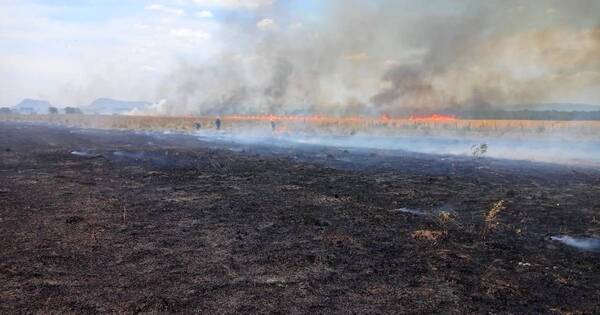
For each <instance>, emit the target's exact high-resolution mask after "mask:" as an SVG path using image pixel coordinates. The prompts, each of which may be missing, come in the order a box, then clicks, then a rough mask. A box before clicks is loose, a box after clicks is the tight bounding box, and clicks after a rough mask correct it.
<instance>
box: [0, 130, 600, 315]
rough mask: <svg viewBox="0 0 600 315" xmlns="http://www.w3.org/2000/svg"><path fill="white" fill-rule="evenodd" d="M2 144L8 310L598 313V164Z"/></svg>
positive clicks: (18, 133) (135, 140) (65, 137)
mask: <svg viewBox="0 0 600 315" xmlns="http://www.w3.org/2000/svg"><path fill="white" fill-rule="evenodd" d="M0 149H2V151H1V152H0V157H1V158H0V237H1V238H2V240H1V241H0V255H1V256H2V260H1V261H0V312H2V313H13V312H17V311H19V312H42V313H47V312H83V313H95V312H98V313H106V312H182V313H187V312H192V311H203V312H210V311H215V312H230V313H234V312H245V313H249V312H281V311H282V310H288V311H291V312H294V313H300V312H321V313H331V312H336V313H348V312H353V313H369V312H370V313H373V312H386V313H394V312H395V313H398V312H408V313H431V312H436V313H487V312H515V313H521V312H527V313H552V312H555V313H568V312H572V313H598V312H600V253H598V252H597V251H598V250H600V246H596V245H597V243H596V242H597V241H596V239H593V238H587V239H578V237H593V236H595V235H596V236H597V235H599V234H600V171H598V170H597V169H591V168H583V167H574V166H560V165H553V164H541V163H532V162H515V161H506V160H493V159H477V160H473V159H470V158H466V157H452V156H435V155H420V154H413V153H406V152H391V151H382V150H379V151H376V150H370V151H369V150H362V151H361V150H349V149H341V148H326V147H317V146H296V147H284V146H268V145H253V146H244V145H236V144H233V143H226V142H203V141H200V140H198V139H196V138H194V137H192V136H182V135H158V134H135V133H131V132H122V131H93V130H92V131H90V130H82V129H67V128H62V127H49V126H44V125H35V124H23V123H1V124H0ZM569 237H570V238H569ZM565 240H566V241H565ZM569 240H570V241H569ZM561 241H562V242H561ZM581 244H587V245H588V246H579V245H581ZM595 244H596V245H595ZM569 245H577V246H579V247H577V246H569Z"/></svg>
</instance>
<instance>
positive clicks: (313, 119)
mask: <svg viewBox="0 0 600 315" xmlns="http://www.w3.org/2000/svg"><path fill="white" fill-rule="evenodd" d="M223 119H225V120H234V121H265V122H301V123H307V122H308V123H342V124H343V123H392V122H395V121H406V120H409V121H413V122H452V121H456V120H457V118H456V116H452V115H440V114H433V115H430V116H410V117H409V118H408V119H407V118H392V117H391V116H390V115H389V114H387V113H384V114H382V115H381V116H380V117H359V116H354V117H336V116H324V115H308V116H300V115H231V116H225V117H223Z"/></svg>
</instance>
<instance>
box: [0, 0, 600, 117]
mask: <svg viewBox="0 0 600 315" xmlns="http://www.w3.org/2000/svg"><path fill="white" fill-rule="evenodd" d="M598 12H600V2H598V1H593V0H581V1H427V2H417V1H391V0H389V1H388V0H381V1H366V0H343V1H342V0H333V1H317V0H308V1H307V0H289V1H282V0H279V1H277V0H237V1H236V0H179V1H177V0H173V1H116V0H109V1H102V2H98V1H88V0H78V1H66V0H56V1H34V0H25V1H8V0H1V1H0V106H11V105H13V104H15V103H17V102H18V101H19V100H21V99H23V98H26V97H33V98H39V99H46V100H49V101H50V102H51V103H53V104H60V105H62V106H80V105H82V104H89V103H90V102H91V101H92V100H94V99H96V98H99V97H111V98H118V99H126V100H143V101H149V102H154V103H155V104H154V105H153V106H150V108H149V109H146V110H144V112H143V113H144V114H160V115H187V114H230V113H273V114H281V113H326V114H338V115H356V114H361V115H362V114H375V115H378V114H381V113H384V112H385V113H390V114H399V113H405V112H411V111H415V110H431V111H435V110H437V109H445V108H450V107H460V108H467V109H469V108H480V107H485V108H489V107H499V108H510V106H511V105H515V104H524V103H550V102H567V103H588V104H599V103H600V92H598V90H597V86H598V84H599V83H600V23H599V22H600V16H599V15H598Z"/></svg>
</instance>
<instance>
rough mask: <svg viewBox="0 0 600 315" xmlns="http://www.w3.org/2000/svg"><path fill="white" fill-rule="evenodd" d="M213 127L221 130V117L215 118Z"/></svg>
mask: <svg viewBox="0 0 600 315" xmlns="http://www.w3.org/2000/svg"><path fill="white" fill-rule="evenodd" d="M215 127H216V128H217V130H221V117H217V119H216V120H215Z"/></svg>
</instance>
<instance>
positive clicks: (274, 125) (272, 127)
mask: <svg viewBox="0 0 600 315" xmlns="http://www.w3.org/2000/svg"><path fill="white" fill-rule="evenodd" d="M275 129H277V125H276V124H275V122H274V121H273V120H271V130H272V131H273V132H275Z"/></svg>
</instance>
